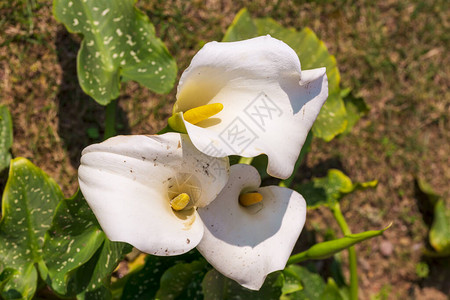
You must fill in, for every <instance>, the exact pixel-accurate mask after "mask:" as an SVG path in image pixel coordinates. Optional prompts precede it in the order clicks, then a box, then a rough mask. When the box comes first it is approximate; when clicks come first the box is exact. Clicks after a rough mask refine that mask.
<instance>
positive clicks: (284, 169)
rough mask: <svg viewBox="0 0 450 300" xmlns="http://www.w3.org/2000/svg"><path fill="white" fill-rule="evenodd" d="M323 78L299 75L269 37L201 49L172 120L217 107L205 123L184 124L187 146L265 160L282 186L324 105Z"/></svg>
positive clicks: (290, 54) (283, 48) (293, 57)
mask: <svg viewBox="0 0 450 300" xmlns="http://www.w3.org/2000/svg"><path fill="white" fill-rule="evenodd" d="M325 71H326V70H325V68H319V69H313V70H307V71H301V67H300V61H299V59H298V56H297V54H296V53H295V51H294V50H293V49H292V48H290V47H289V46H288V45H286V44H285V43H284V42H282V41H280V40H277V39H274V38H272V37H270V36H262V37H257V38H253V39H249V40H244V41H239V42H228V43H218V42H211V43H207V44H206V45H205V46H204V47H203V48H202V49H201V50H200V51H199V52H198V53H197V54H196V55H195V56H194V58H193V59H192V62H191V64H190V66H189V67H188V68H187V69H186V70H185V71H184V72H183V74H182V76H181V79H180V82H179V85H178V90H177V101H176V103H175V105H174V108H173V114H174V115H178V118H182V113H183V112H186V111H187V110H189V109H192V108H195V107H199V106H202V105H206V104H210V103H222V104H223V107H224V108H223V110H222V111H221V112H219V113H218V114H217V115H215V116H213V117H211V118H209V119H207V120H204V121H201V122H199V123H197V124H195V125H193V124H190V123H189V122H187V121H184V119H183V120H182V121H183V123H184V126H185V128H186V131H187V133H188V134H189V136H190V138H191V140H192V142H193V144H194V145H195V146H196V147H197V148H198V149H199V150H200V151H201V152H203V153H206V154H208V155H211V156H215V157H224V156H227V155H240V156H244V157H254V156H257V155H260V154H267V156H268V158H269V164H268V167H267V172H268V174H269V175H271V176H274V177H277V178H282V179H286V178H288V177H289V176H290V175H291V174H292V172H293V168H294V165H295V162H296V160H297V158H298V155H299V153H300V150H301V148H302V146H303V144H304V142H305V139H306V136H307V134H308V132H309V130H310V129H311V127H312V125H313V123H314V121H315V119H316V118H317V115H318V114H319V112H320V109H321V107H322V105H323V104H324V103H325V100H326V99H327V97H328V80H327V76H326V72H325Z"/></svg>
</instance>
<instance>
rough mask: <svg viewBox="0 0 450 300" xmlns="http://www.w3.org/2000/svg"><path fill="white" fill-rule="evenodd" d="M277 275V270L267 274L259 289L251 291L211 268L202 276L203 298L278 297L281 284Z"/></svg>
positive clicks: (256, 299)
mask: <svg viewBox="0 0 450 300" xmlns="http://www.w3.org/2000/svg"><path fill="white" fill-rule="evenodd" d="M279 277H280V274H279V272H274V273H271V274H269V275H268V276H267V278H266V280H265V282H264V284H263V286H262V287H261V289H260V290H259V291H252V290H249V289H246V288H244V287H242V286H240V285H239V284H238V283H236V282H235V281H233V280H231V279H229V278H227V277H225V276H223V275H222V274H220V273H219V272H217V271H216V270H215V269H212V270H210V271H208V273H206V276H205V278H203V282H202V289H203V295H204V299H213V300H216V299H217V300H219V299H220V300H232V299H246V300H264V299H278V298H279V297H280V295H281V285H280V282H279Z"/></svg>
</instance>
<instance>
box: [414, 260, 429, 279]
mask: <svg viewBox="0 0 450 300" xmlns="http://www.w3.org/2000/svg"><path fill="white" fill-rule="evenodd" d="M429 274H430V267H428V264H427V263H426V262H423V261H421V262H419V263H417V265H416V275H417V277H419V278H427V277H428V275H429Z"/></svg>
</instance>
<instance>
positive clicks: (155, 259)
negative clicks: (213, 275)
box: [121, 250, 201, 300]
mask: <svg viewBox="0 0 450 300" xmlns="http://www.w3.org/2000/svg"><path fill="white" fill-rule="evenodd" d="M200 258H201V256H200V254H199V253H198V252H197V251H195V250H193V251H190V252H188V253H186V254H184V255H182V256H170V257H164V256H152V255H148V256H147V257H146V261H145V265H144V266H143V267H142V268H140V269H137V270H136V271H134V272H132V273H131V274H129V275H127V278H124V279H121V280H126V283H125V285H124V287H123V291H122V297H121V299H122V300H128V299H142V300H144V299H153V298H155V296H156V293H157V292H158V290H159V288H160V283H162V282H161V280H162V279H161V277H162V276H163V275H164V274H165V273H166V271H168V272H169V273H168V274H167V275H164V276H165V278H166V279H165V280H166V283H165V284H166V285H167V279H168V278H170V276H173V270H172V271H170V270H169V269H170V268H171V267H173V266H175V265H177V264H184V267H183V268H184V269H188V270H189V266H191V267H192V268H191V270H192V271H195V270H196V267H198V264H192V265H190V264H189V263H192V262H195V261H196V260H198V259H200ZM165 292H166V291H161V292H160V293H165Z"/></svg>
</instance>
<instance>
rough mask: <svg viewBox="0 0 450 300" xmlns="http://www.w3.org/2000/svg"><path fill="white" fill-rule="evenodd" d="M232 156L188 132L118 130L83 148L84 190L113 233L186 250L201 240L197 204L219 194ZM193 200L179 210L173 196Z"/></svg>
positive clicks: (154, 246)
mask: <svg viewBox="0 0 450 300" xmlns="http://www.w3.org/2000/svg"><path fill="white" fill-rule="evenodd" d="M228 172H229V163H228V158H219V159H218V158H213V157H209V156H207V155H204V154H202V153H201V152H199V151H198V150H197V149H196V148H195V147H194V145H192V143H191V142H190V140H189V137H188V136H187V135H185V134H179V133H166V134H163V135H160V136H143V135H135V136H117V137H113V138H110V139H108V140H107V141H105V142H103V143H100V144H95V145H91V146H89V147H87V148H86V149H84V150H83V152H82V157H81V166H80V168H79V170H78V178H79V182H80V188H81V191H82V193H83V195H84V197H85V198H86V201H87V202H88V204H89V206H90V207H91V208H92V210H93V212H94V214H95V216H96V217H97V219H98V221H99V223H100V225H101V227H102V229H103V230H104V231H105V233H106V235H107V236H108V238H109V239H111V240H113V241H122V242H127V243H129V244H131V245H133V246H135V247H136V248H138V249H139V250H141V251H143V252H146V253H151V254H154V255H176V254H182V253H185V252H187V251H189V250H191V249H192V248H194V247H195V246H197V244H198V243H199V242H200V240H201V238H202V236H203V223H202V221H201V219H200V218H199V216H198V213H197V210H196V208H197V207H203V206H206V205H208V204H209V203H210V202H211V201H212V200H214V199H215V197H216V196H217V194H218V193H219V192H220V191H221V190H222V188H223V187H224V185H225V184H226V182H227V180H228ZM183 192H185V193H188V194H189V196H190V197H191V202H190V204H189V205H188V207H187V208H186V209H185V210H183V211H180V212H174V211H173V209H172V208H171V206H170V203H169V201H170V199H171V198H173V197H174V196H176V195H177V194H179V193H183Z"/></svg>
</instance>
